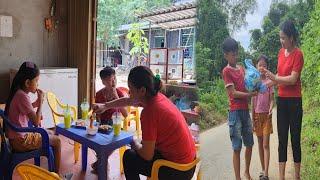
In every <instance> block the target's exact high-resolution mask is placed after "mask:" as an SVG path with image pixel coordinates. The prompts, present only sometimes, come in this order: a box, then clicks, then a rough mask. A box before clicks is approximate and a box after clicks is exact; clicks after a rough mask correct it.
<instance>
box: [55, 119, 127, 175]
mask: <svg viewBox="0 0 320 180" xmlns="http://www.w3.org/2000/svg"><path fill="white" fill-rule="evenodd" d="M56 133H57V134H60V135H63V136H65V137H67V138H69V139H72V140H74V141H77V142H78V143H80V144H82V171H86V169H87V158H88V157H87V155H88V147H89V148H90V149H93V150H94V151H95V152H96V153H97V156H98V164H97V165H98V166H97V168H98V169H97V170H98V179H99V180H100V179H103V180H106V179H107V172H106V166H107V163H108V157H109V155H110V154H111V153H112V152H113V151H114V150H116V149H118V148H120V147H122V146H125V145H127V144H130V143H131V142H132V140H133V134H131V133H127V132H124V131H121V133H120V135H119V136H114V134H113V132H110V133H109V134H102V133H97V134H96V135H94V136H91V135H88V134H87V132H86V130H85V129H80V128H75V127H71V128H69V129H65V128H64V124H63V123H61V124H58V125H57V127H56Z"/></svg>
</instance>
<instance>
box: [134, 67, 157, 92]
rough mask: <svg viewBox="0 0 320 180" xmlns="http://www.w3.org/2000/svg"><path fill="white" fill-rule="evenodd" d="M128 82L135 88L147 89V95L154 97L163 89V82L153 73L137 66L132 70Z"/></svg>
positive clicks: (146, 68)
mask: <svg viewBox="0 0 320 180" xmlns="http://www.w3.org/2000/svg"><path fill="white" fill-rule="evenodd" d="M128 81H129V82H130V83H131V84H132V85H133V86H134V87H135V88H142V87H144V88H146V91H147V95H149V96H151V97H153V96H155V95H157V93H158V92H159V91H160V89H161V87H162V83H161V80H160V79H159V78H156V77H155V76H154V74H153V73H152V71H151V70H150V69H149V68H148V67H146V66H136V67H134V68H132V69H131V71H130V73H129V76H128Z"/></svg>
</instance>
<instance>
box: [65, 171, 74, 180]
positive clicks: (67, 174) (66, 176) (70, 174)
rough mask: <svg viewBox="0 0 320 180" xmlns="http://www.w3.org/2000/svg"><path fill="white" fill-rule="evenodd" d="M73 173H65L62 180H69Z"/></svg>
mask: <svg viewBox="0 0 320 180" xmlns="http://www.w3.org/2000/svg"><path fill="white" fill-rule="evenodd" d="M72 176H73V173H66V174H64V175H63V179H64V180H71V178H72Z"/></svg>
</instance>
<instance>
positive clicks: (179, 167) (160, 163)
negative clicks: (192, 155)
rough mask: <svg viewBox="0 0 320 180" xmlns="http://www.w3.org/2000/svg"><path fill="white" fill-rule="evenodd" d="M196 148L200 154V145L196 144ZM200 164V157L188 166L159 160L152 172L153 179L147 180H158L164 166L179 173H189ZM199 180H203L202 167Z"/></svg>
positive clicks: (198, 176) (153, 166)
mask: <svg viewBox="0 0 320 180" xmlns="http://www.w3.org/2000/svg"><path fill="white" fill-rule="evenodd" d="M195 146H196V150H197V152H199V150H200V144H196V145H195ZM199 162H200V158H199V157H197V158H196V159H195V160H194V161H192V162H191V163H188V164H179V163H174V162H171V161H167V160H164V159H158V160H156V161H155V162H154V163H153V165H152V170H151V177H147V180H158V174H159V169H160V167H162V166H166V167H169V168H173V169H176V170H179V171H188V170H190V169H191V168H193V167H194V166H196V165H197V164H198V163H199ZM197 180H201V171H200V167H199V171H198V174H197Z"/></svg>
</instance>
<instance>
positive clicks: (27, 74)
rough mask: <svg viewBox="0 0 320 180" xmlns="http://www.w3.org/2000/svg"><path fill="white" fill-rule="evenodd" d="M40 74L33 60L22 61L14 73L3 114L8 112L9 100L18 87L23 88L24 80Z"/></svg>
mask: <svg viewBox="0 0 320 180" xmlns="http://www.w3.org/2000/svg"><path fill="white" fill-rule="evenodd" d="M39 75H40V70H39V68H38V67H37V65H36V64H34V63H33V62H24V63H22V65H21V66H20V68H19V71H18V72H17V74H16V75H15V77H14V79H13V81H12V84H11V87H10V93H9V97H8V99H7V102H6V108H5V114H6V115H8V114H9V108H10V104H11V101H12V99H13V97H14V95H15V94H16V92H17V91H18V90H19V89H23V88H24V86H25V82H26V80H32V79H34V78H36V77H37V76H39Z"/></svg>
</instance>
